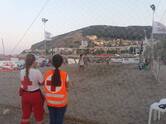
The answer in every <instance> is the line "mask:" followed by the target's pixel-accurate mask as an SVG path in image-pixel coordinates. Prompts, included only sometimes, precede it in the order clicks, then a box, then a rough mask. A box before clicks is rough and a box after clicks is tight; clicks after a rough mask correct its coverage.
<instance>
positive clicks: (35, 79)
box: [19, 54, 44, 124]
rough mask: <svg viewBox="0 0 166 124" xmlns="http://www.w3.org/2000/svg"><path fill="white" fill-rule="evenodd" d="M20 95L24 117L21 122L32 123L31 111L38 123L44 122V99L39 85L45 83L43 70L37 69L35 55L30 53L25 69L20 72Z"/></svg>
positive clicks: (22, 123)
mask: <svg viewBox="0 0 166 124" xmlns="http://www.w3.org/2000/svg"><path fill="white" fill-rule="evenodd" d="M20 80H21V86H20V91H19V93H20V96H21V106H22V119H21V123H20V124H30V120H29V118H30V116H31V113H32V112H33V113H34V117H35V120H36V123H37V124H42V123H43V115H44V108H43V104H44V99H43V96H42V93H41V90H40V87H39V85H40V84H42V83H43V76H42V74H41V72H40V71H39V70H38V69H36V62H35V56H34V55H33V54H28V55H27V56H26V59H25V69H23V70H21V72H20Z"/></svg>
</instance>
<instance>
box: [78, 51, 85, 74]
mask: <svg viewBox="0 0 166 124" xmlns="http://www.w3.org/2000/svg"><path fill="white" fill-rule="evenodd" d="M78 64H79V71H81V70H84V66H85V62H84V55H83V54H80V58H79V61H78Z"/></svg>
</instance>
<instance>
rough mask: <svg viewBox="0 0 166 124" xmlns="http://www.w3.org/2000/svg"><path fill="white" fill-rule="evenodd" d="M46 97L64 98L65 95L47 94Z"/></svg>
mask: <svg viewBox="0 0 166 124" xmlns="http://www.w3.org/2000/svg"><path fill="white" fill-rule="evenodd" d="M45 96H46V97H54V98H64V95H62V94H51V93H46V94H45Z"/></svg>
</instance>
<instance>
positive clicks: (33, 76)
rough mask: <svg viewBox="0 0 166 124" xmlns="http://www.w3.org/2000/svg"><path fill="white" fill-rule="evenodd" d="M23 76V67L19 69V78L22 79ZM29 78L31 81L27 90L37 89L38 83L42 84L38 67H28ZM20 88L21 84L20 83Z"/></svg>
mask: <svg viewBox="0 0 166 124" xmlns="http://www.w3.org/2000/svg"><path fill="white" fill-rule="evenodd" d="M24 77H25V69H23V70H21V71H20V80H21V81H23V80H24ZM29 80H30V81H31V82H32V85H29V86H28V88H27V91H35V90H37V89H39V83H40V84H42V83H43V81H44V79H43V76H42V73H41V72H40V71H39V70H38V69H34V68H30V69H29ZM21 88H23V85H22V84H21Z"/></svg>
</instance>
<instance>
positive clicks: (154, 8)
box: [150, 4, 156, 69]
mask: <svg viewBox="0 0 166 124" xmlns="http://www.w3.org/2000/svg"><path fill="white" fill-rule="evenodd" d="M150 8H151V9H152V11H153V14H152V35H151V58H152V64H151V69H153V60H154V48H153V43H154V15H155V10H156V6H155V5H154V4H152V5H150Z"/></svg>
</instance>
